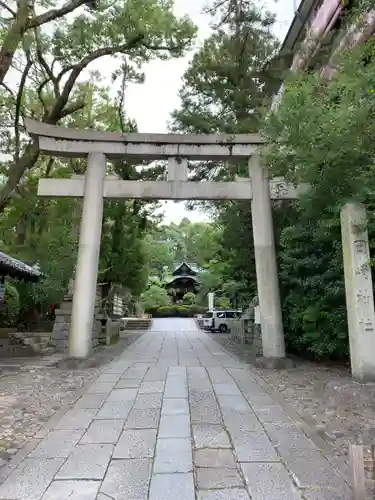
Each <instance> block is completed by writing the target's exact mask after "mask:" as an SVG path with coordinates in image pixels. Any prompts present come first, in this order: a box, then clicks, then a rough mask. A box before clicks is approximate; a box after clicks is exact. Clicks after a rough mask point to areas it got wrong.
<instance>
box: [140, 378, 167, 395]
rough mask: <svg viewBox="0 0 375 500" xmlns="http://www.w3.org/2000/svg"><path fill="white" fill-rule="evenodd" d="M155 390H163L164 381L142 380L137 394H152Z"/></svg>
mask: <svg viewBox="0 0 375 500" xmlns="http://www.w3.org/2000/svg"><path fill="white" fill-rule="evenodd" d="M157 392H164V382H162V381H157V382H142V385H141V387H140V388H139V394H154V393H157Z"/></svg>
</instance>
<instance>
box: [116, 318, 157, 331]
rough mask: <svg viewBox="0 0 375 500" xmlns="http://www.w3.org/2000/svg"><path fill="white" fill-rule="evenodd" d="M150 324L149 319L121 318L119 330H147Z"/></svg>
mask: <svg viewBox="0 0 375 500" xmlns="http://www.w3.org/2000/svg"><path fill="white" fill-rule="evenodd" d="M151 323H152V319H151V318H123V319H122V320H121V330H148V329H149V328H150V326H151Z"/></svg>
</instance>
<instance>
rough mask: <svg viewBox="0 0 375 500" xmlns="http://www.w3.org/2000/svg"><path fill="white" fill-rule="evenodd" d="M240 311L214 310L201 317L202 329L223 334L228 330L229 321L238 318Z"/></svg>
mask: <svg viewBox="0 0 375 500" xmlns="http://www.w3.org/2000/svg"><path fill="white" fill-rule="evenodd" d="M240 316H241V311H236V310H235V309H215V310H213V311H207V312H206V313H205V314H204V315H203V329H204V330H208V331H211V332H217V331H219V332H221V333H225V332H228V331H229V330H230V327H229V320H231V319H236V318H240Z"/></svg>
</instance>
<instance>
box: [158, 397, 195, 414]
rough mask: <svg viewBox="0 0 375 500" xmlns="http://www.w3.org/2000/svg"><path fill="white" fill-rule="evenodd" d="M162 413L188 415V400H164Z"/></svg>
mask: <svg viewBox="0 0 375 500" xmlns="http://www.w3.org/2000/svg"><path fill="white" fill-rule="evenodd" d="M161 413H162V415H188V414H189V403H188V400H187V399H183V398H170V399H163V406H162V408H161Z"/></svg>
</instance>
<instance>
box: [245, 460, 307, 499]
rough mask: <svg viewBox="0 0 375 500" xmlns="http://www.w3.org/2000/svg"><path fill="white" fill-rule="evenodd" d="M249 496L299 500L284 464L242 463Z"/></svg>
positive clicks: (299, 497)
mask: <svg viewBox="0 0 375 500" xmlns="http://www.w3.org/2000/svg"><path fill="white" fill-rule="evenodd" d="M241 468H242V472H243V475H244V477H245V481H246V484H247V485H248V488H249V492H250V496H251V498H254V499H255V500H269V499H271V498H272V500H300V499H301V496H300V494H299V492H298V490H297V488H296V487H295V485H294V484H293V481H292V480H291V478H290V477H289V474H288V472H287V470H286V469H285V467H284V465H283V464H281V463H279V464H273V463H270V464H266V463H263V464H259V463H258V464H257V463H252V464H251V463H242V464H241Z"/></svg>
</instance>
